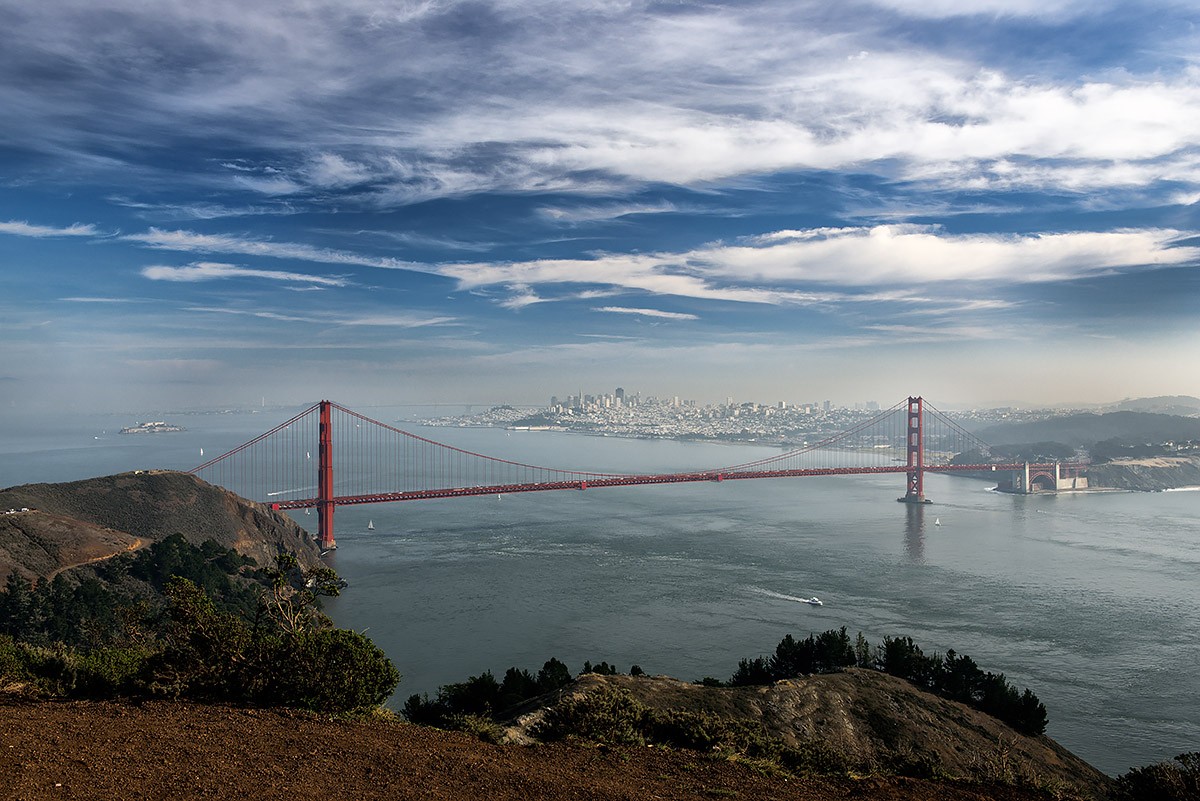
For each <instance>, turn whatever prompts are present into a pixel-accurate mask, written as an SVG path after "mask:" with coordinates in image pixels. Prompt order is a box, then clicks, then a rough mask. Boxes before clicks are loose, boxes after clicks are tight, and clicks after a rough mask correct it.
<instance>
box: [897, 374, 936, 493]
mask: <svg viewBox="0 0 1200 801" xmlns="http://www.w3.org/2000/svg"><path fill="white" fill-rule="evenodd" d="M907 450H908V486H907V488H906V489H905V492H904V497H903V498H897V499H896V500H898V501H900V502H901V503H932V501H930V500H929V499H927V498H926V497H925V407H924V400H923V399H922V398H920V397H917V398H912V397H910V398H909V399H908V442H907Z"/></svg>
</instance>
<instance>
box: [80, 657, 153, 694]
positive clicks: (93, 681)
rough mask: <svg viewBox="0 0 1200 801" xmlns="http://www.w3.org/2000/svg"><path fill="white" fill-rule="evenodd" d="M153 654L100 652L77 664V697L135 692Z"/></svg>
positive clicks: (82, 658)
mask: <svg viewBox="0 0 1200 801" xmlns="http://www.w3.org/2000/svg"><path fill="white" fill-rule="evenodd" d="M151 653H152V652H151V651H149V650H147V649H144V648H97V649H95V650H92V651H89V652H87V653H85V654H83V655H82V656H80V657H79V658H78V659H77V661H76V677H75V690H74V691H75V694H77V695H85V696H93V697H110V696H114V695H124V694H126V693H130V692H135V691H137V690H138V689H139V688H140V687H141V686H142V679H143V671H144V670H145V668H146V664H147V660H148V659H149V657H150V655H151Z"/></svg>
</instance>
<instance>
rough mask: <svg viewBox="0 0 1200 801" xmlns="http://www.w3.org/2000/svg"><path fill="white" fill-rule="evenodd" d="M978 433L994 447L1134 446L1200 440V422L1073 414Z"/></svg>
mask: <svg viewBox="0 0 1200 801" xmlns="http://www.w3.org/2000/svg"><path fill="white" fill-rule="evenodd" d="M976 433H977V434H978V435H979V438H980V439H982V440H983V441H984V442H987V443H989V444H991V445H1017V444H1022V443H1028V442H1061V443H1064V444H1066V445H1072V446H1075V447H1088V446H1090V445H1092V444H1094V443H1096V442H1102V441H1104V440H1110V439H1120V440H1127V441H1130V442H1135V443H1141V442H1164V441H1167V440H1191V439H1200V419H1198V418H1195V417H1179V416H1177V415H1170V414H1150V413H1147V412H1110V413H1109V414H1072V415H1067V416H1065V417H1052V418H1050V419H1047V420H1035V421H1033V422H1028V423H1003V424H1001V425H994V426H989V427H987V428H984V429H980V430H979V431H978V432H976Z"/></svg>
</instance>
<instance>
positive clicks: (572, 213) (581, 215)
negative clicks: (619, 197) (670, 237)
mask: <svg viewBox="0 0 1200 801" xmlns="http://www.w3.org/2000/svg"><path fill="white" fill-rule="evenodd" d="M676 211H679V209H678V207H677V206H676V205H675V204H674V203H671V202H669V201H666V200H660V201H659V202H657V203H608V204H601V205H583V206H569V207H560V206H543V207H542V208H540V209H538V214H540V215H542V216H543V217H546V218H548V219H551V220H554V221H555V222H561V223H567V224H577V223H590V222H605V221H608V220H619V219H621V218H622V217H629V216H631V215H634V214H670V213H672V212H676Z"/></svg>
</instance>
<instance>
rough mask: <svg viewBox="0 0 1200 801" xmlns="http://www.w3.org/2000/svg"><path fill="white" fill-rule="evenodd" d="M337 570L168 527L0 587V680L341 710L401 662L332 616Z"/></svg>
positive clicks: (392, 681) (71, 693) (98, 693)
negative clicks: (263, 557) (260, 559)
mask: <svg viewBox="0 0 1200 801" xmlns="http://www.w3.org/2000/svg"><path fill="white" fill-rule="evenodd" d="M340 586H341V582H340V581H339V580H338V578H337V575H336V574H335V573H334V572H333V571H332V570H330V569H328V568H323V567H321V568H315V569H311V570H301V569H300V567H299V566H298V564H297V561H296V558H295V557H294V556H292V555H291V554H288V553H284V552H280V554H279V556H278V558H277V563H276V565H275V567H274V568H271V569H269V570H264V569H260V568H259V567H258V566H257V565H256V564H255V563H254V560H252V559H250V558H248V557H244V556H239V555H238V554H237V553H236V552H235V551H233V550H230V549H226V548H223V547H221V546H220V545H218V544H217V543H216V542H214V541H211V540H210V541H208V542H205V543H203V544H202V545H199V546H194V545H191V544H189V543H188V542H187V541H186V540H184V538H183V537H182V536H179V535H172V536H170V537H167V538H165V539H163V540H161V541H159V542H156V543H154V544H153V545H152V546H151V547H149V548H147V549H145V550H144V551H141V552H139V553H137V554H133V555H129V556H124V557H118V558H116V559H113V560H109V561H108V562H106V563H105V564H104V565H103V567H102V568H100V569H98V570H97V571H96V575H95V576H93V577H88V578H84V579H83V580H81V581H78V583H72V582H71V581H70V580H69V579H68V578H66V576H65V574H62V573H60V574H59V575H57V576H55V578H54V579H53V580H51V581H44V580H43V581H39V582H38V583H37V584H36V585H33V584H31V583H29V582H27V581H25V580H23V579H21V578H20V577H19V576H18V575H17V574H15V573H14V574H12V575H10V576H9V579H8V582H7V584H6V586H5V588H4V590H3V591H0V685H12V684H20V685H23V686H26V687H29V688H31V689H32V690H34V691H36V692H39V693H41V694H45V695H50V696H57V697H76V698H77V697H89V698H98V697H114V696H154V695H159V696H169V697H175V698H189V699H197V700H207V701H226V702H236V703H246V704H254V705H263V706H285V707H295V708H301V709H310V710H313V711H317V712H324V713H344V712H348V711H352V710H357V709H363V708H369V707H372V706H377V705H378V704H380V703H382V702H383V701H384V700H385V699H386V698H387V697H388V696H389V695H390V694H391V693H392V691H393V690H394V689H395V687H396V685H397V684H398V683H399V681H400V675H399V673H398V672H397V671H396V668H395V666H394V665H393V664H392V663H391V662H390V661H389V660H388V658H387V657H386V656H385V655H384V654H383V652H382V651H380V650H379V648H377V647H376V646H375V644H374V643H372V642H371V641H370V640H369V639H367V638H366V637H364V636H363V635H361V634H358V633H357V632H353V631H346V630H342V629H334V628H333V627H332V623H331V622H330V620H329V618H328V617H326V616H325V615H324V614H323V613H322V612H321V611H320V604H319V602H320V598H321V597H325V596H330V595H336V594H337V593H338V592H339V590H340Z"/></svg>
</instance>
